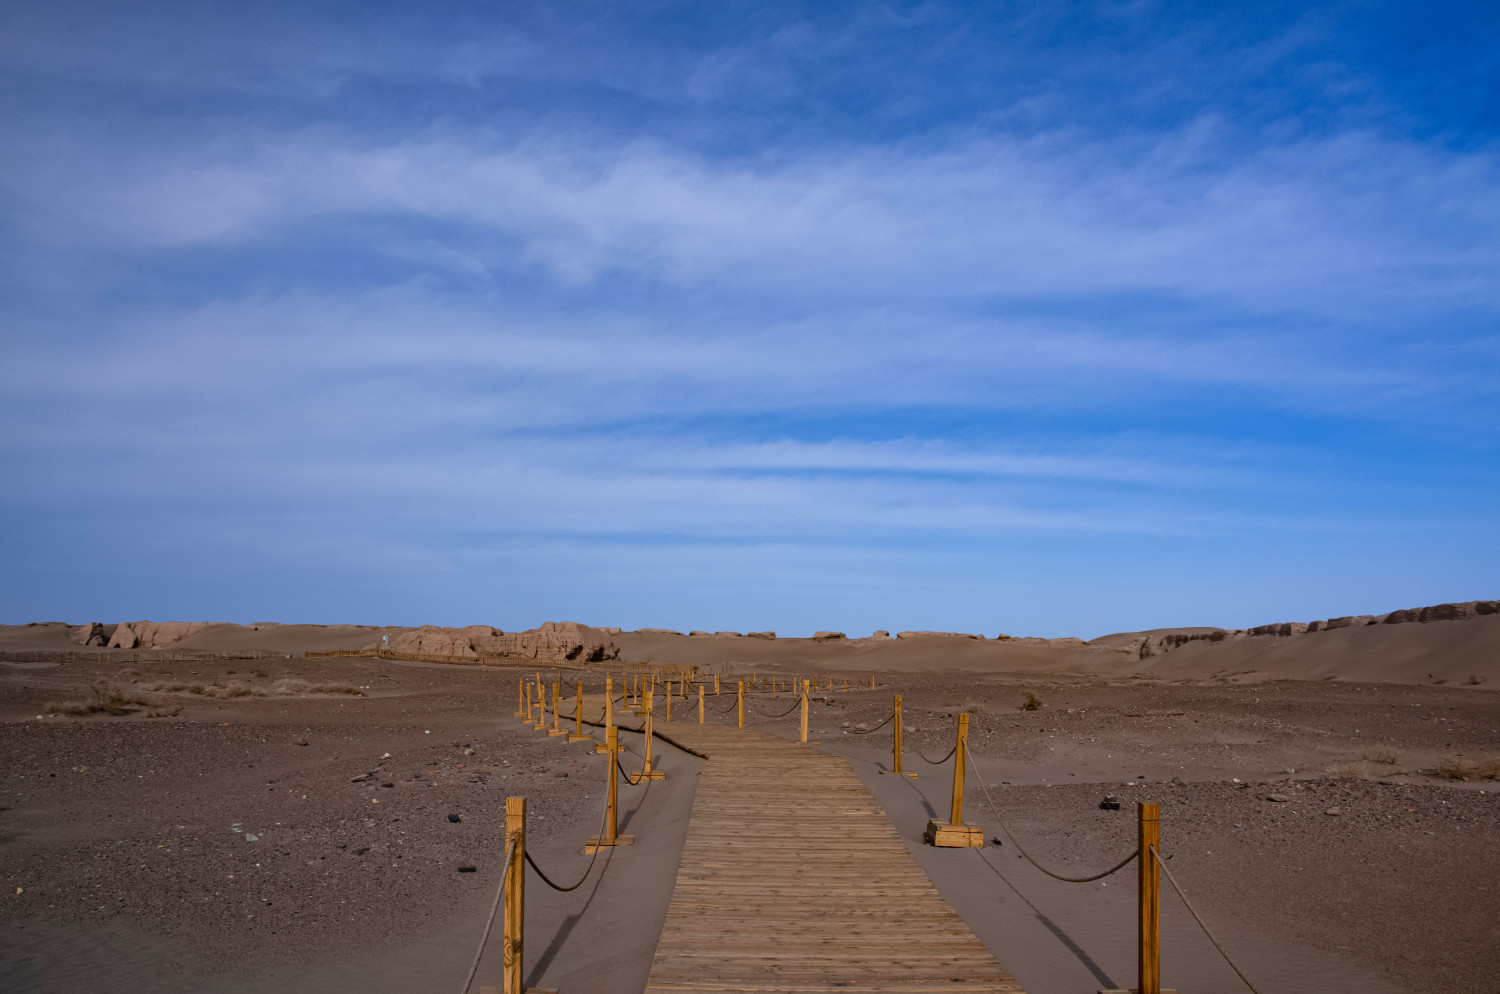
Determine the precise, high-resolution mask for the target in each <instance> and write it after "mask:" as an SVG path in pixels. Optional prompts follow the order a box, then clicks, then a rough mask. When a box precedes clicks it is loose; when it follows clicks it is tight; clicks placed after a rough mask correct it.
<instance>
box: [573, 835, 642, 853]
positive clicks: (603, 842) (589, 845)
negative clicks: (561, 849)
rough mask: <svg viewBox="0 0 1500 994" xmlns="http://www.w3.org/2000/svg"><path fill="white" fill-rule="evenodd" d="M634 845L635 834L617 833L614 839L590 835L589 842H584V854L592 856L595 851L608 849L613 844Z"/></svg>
mask: <svg viewBox="0 0 1500 994" xmlns="http://www.w3.org/2000/svg"><path fill="white" fill-rule="evenodd" d="M633 845H635V836H634V835H616V836H615V837H614V838H612V839H606V838H604V837H603V836H602V835H591V836H589V840H588V842H586V843H585V844H584V847H583V854H584V855H585V856H592V855H594V853H596V852H598V851H599V850H600V849H608V848H610V847H611V846H633Z"/></svg>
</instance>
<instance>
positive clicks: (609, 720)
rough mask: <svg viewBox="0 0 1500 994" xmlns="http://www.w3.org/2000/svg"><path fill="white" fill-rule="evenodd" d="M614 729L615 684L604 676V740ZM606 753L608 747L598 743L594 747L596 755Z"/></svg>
mask: <svg viewBox="0 0 1500 994" xmlns="http://www.w3.org/2000/svg"><path fill="white" fill-rule="evenodd" d="M626 679H627V680H628V679H629V677H626ZM614 727H615V682H614V681H613V680H611V679H610V678H609V676H607V675H606V676H605V677H604V733H605V736H606V738H607V737H608V735H609V730H610V729H611V728H614ZM608 751H609V746H607V745H605V744H604V743H603V742H600V743H598V744H597V745H595V746H594V752H596V753H598V752H608Z"/></svg>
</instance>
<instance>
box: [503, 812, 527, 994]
mask: <svg viewBox="0 0 1500 994" xmlns="http://www.w3.org/2000/svg"><path fill="white" fill-rule="evenodd" d="M505 843H506V845H507V846H508V847H509V848H510V862H509V863H508V864H507V865H506V866H505V868H504V870H502V871H501V872H502V873H504V874H505V877H504V880H505V883H504V888H505V925H504V930H505V942H504V945H503V952H502V957H503V963H504V966H503V969H504V971H505V972H504V982H503V983H502V985H501V988H500V989H501V990H502V991H503V992H504V994H523V992H522V989H521V972H522V968H523V966H524V964H523V963H522V959H523V957H524V955H525V951H526V949H525V930H524V927H523V926H524V922H525V915H526V798H524V797H507V798H506V799H505Z"/></svg>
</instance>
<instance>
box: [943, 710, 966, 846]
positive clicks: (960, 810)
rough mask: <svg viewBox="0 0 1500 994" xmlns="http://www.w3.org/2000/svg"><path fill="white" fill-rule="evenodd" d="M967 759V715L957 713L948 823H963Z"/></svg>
mask: <svg viewBox="0 0 1500 994" xmlns="http://www.w3.org/2000/svg"><path fill="white" fill-rule="evenodd" d="M968 760H969V716H968V714H967V713H965V712H959V715H958V742H957V743H956V744H955V745H954V747H953V801H952V803H951V804H950V805H949V808H948V812H949V814H948V824H950V825H962V824H963V823H964V767H965V765H966V764H967V763H968Z"/></svg>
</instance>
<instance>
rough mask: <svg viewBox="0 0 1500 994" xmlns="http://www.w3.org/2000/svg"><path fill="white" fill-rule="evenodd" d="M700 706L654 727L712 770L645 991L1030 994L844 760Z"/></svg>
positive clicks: (705, 778) (696, 806)
mask: <svg viewBox="0 0 1500 994" xmlns="http://www.w3.org/2000/svg"><path fill="white" fill-rule="evenodd" d="M695 705H696V702H695ZM696 710H697V709H696V706H694V707H693V708H692V709H691V712H690V713H691V718H692V720H691V722H689V721H682V720H679V721H674V722H670V723H668V722H661V721H659V722H658V723H657V729H658V730H659V731H661V732H662V733H663V734H666V735H670V736H671V737H672V738H673V739H675V740H677V741H679V742H681V743H682V744H683V745H686V746H688V747H690V748H693V749H696V750H698V751H699V752H702V753H705V754H707V755H708V757H709V760H708V762H707V763H706V764H705V768H704V770H703V773H702V774H701V776H700V778H699V783H698V791H697V796H696V799H695V800H694V802H693V814H692V820H691V822H690V823H689V826H688V835H687V843H686V845H685V846H684V848H683V851H682V863H681V865H680V867H679V869H678V871H677V885H676V889H675V890H674V891H673V893H672V903H671V905H670V907H669V908H668V909H667V920H666V924H665V926H664V927H663V929H662V934H661V941H660V943H659V944H658V945H657V948H656V957H655V960H654V961H653V963H652V967H651V975H650V978H649V979H648V980H647V982H646V990H647V991H673V992H705V994H707V992H713V994H733V992H752V991H758V992H776V994H792V992H815V991H816V992H831V991H847V992H869V994H874V992H893V994H894V992H900V994H923V992H937V991H944V992H964V994H972V992H976V991H1006V992H1019V991H1020V990H1021V987H1020V985H1019V984H1017V983H1016V982H1015V980H1013V979H1012V978H1011V977H1010V975H1009V974H1007V973H1006V972H1005V971H1004V970H1002V969H1001V968H1000V964H999V963H997V962H995V959H994V957H993V956H991V955H990V954H989V952H988V951H987V950H986V949H985V948H984V946H983V945H982V944H980V942H979V940H978V939H976V938H975V937H974V933H973V932H971V931H970V930H969V928H968V926H967V925H965V924H964V922H963V920H962V919H961V918H959V917H958V915H957V914H956V913H955V912H954V911H953V909H952V908H951V907H949V906H948V904H947V902H946V901H944V900H943V899H942V897H940V896H939V895H938V892H937V889H936V888H935V887H933V885H932V882H931V881H929V880H928V879H927V876H926V874H924V873H923V872H922V870H921V868H920V867H919V866H918V865H917V862H916V860H915V859H913V858H912V855H911V853H910V852H909V851H908V850H907V847H906V844H905V843H904V842H903V841H902V840H901V837H900V836H899V835H897V834H896V830H895V828H894V827H892V825H891V823H890V820H889V819H888V818H887V817H886V815H885V812H884V811H883V810H881V808H880V806H879V805H877V804H876V803H875V799H874V798H873V797H871V796H870V793H869V791H867V790H866V789H865V787H864V785H863V784H862V783H860V781H859V777H857V776H856V775H855V773H854V770H853V769H852V768H850V766H849V763H848V762H847V761H846V760H844V759H842V758H839V757H836V756H829V755H826V754H824V753H822V752H819V751H818V750H816V749H815V748H810V747H808V746H804V745H800V744H798V743H795V742H789V741H787V740H785V739H780V738H777V737H775V736H772V735H768V734H766V733H764V732H758V731H753V730H751V729H744V730H740V729H738V728H734V727H732V726H728V727H726V726H723V725H699V724H697V723H696ZM687 716H688V715H683V717H687ZM658 717H660V711H658Z"/></svg>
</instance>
